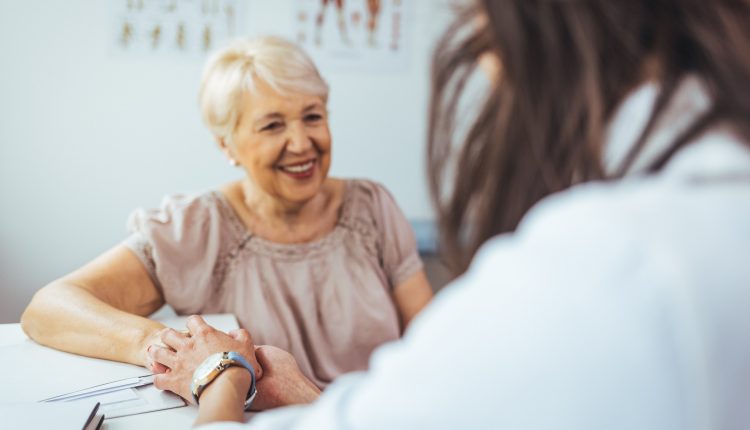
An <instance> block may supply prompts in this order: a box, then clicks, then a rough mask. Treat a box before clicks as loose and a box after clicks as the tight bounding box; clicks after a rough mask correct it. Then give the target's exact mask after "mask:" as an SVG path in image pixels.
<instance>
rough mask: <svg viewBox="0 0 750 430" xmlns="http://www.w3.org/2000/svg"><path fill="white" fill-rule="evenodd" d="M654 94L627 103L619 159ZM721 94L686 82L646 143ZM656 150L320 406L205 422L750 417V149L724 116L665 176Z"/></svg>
mask: <svg viewBox="0 0 750 430" xmlns="http://www.w3.org/2000/svg"><path fill="white" fill-rule="evenodd" d="M656 93H657V89H656V87H655V86H653V85H645V86H643V87H641V88H640V89H639V90H638V91H636V92H635V93H634V94H633V95H631V96H630V97H629V98H628V100H627V101H626V102H625V103H624V104H623V106H622V107H621V108H620V109H619V112H618V114H617V115H616V118H615V120H614V121H613V123H612V125H611V127H610V132H609V139H608V144H607V147H606V148H607V151H606V160H605V161H606V162H607V164H608V165H609V166H610V167H612V168H614V167H616V166H617V162H618V161H620V160H621V159H622V157H623V155H624V153H625V152H626V150H627V148H628V147H629V146H630V145H632V142H633V140H634V139H635V137H636V136H637V135H638V133H639V132H640V130H641V129H642V126H643V123H644V121H645V119H646V118H647V117H648V115H649V114H650V109H651V107H652V105H653V101H654V97H655V95H656ZM707 105H708V101H707V99H706V97H705V93H703V92H702V90H701V89H700V85H698V84H697V82H696V81H694V80H693V81H691V80H687V81H686V83H683V86H682V87H681V90H680V93H679V98H678V102H676V103H675V104H674V105H673V106H672V107H671V108H670V110H669V111H668V112H667V114H666V116H665V120H663V121H662V122H661V123H660V125H659V127H658V129H657V133H656V134H655V135H654V136H655V137H654V138H653V139H651V141H650V142H649V143H648V149H647V151H645V152H644V156H645V157H647V158H648V157H653V156H655V155H657V154H658V153H659V148H660V145H662V146H663V144H664V142H668V141H669V140H671V138H673V137H674V136H675V135H676V134H677V133H678V132H679V131H680V130H681V129H682V128H683V127H684V126H685V125H686V124H687V123H689V122H690V121H691V120H692V119H694V118H695V116H696V115H697V114H698V113H699V112H701V111H702V110H703V109H705V108H706V107H707ZM660 139H661V141H660ZM647 161H648V160H645V161H644V160H639V161H638V162H637V163H636V169H635V171H633V172H631V175H630V176H628V178H627V179H625V180H622V181H619V182H616V183H590V184H583V185H580V186H576V187H574V188H572V189H570V190H568V191H565V192H562V193H559V194H557V195H554V196H551V197H549V198H547V199H545V200H544V201H542V202H541V203H540V204H538V205H537V206H536V207H535V208H533V209H532V210H531V211H530V212H529V213H528V214H527V216H526V217H525V218H524V220H523V221H522V223H521V225H520V227H519V228H518V230H517V231H516V232H515V233H514V234H509V235H503V236H499V237H497V238H494V239H493V240H491V241H489V242H488V243H487V244H486V245H485V246H484V247H483V248H482V249H481V251H480V252H479V253H478V255H477V256H476V258H475V259H474V262H473V263H472V265H471V268H470V270H469V271H468V272H467V273H466V274H465V275H464V276H463V277H462V278H460V279H458V280H456V281H455V282H453V284H452V285H450V286H448V287H447V288H446V289H445V290H444V291H443V292H441V293H440V294H438V296H437V297H436V299H435V300H434V302H433V303H432V304H431V305H430V306H429V307H428V308H427V309H426V310H425V311H424V312H423V313H422V314H421V315H420V316H419V317H418V318H417V319H416V320H415V321H414V322H413V324H412V326H411V327H410V328H409V330H408V331H407V333H406V334H405V336H404V338H403V339H402V340H401V341H398V342H394V343H391V344H388V345H385V346H383V347H381V348H379V349H378V350H377V351H376V352H375V354H374V355H373V357H372V360H371V366H370V370H369V371H368V372H365V373H356V374H350V375H346V376H343V377H341V378H340V379H339V380H337V381H336V382H335V383H334V384H332V385H331V386H330V387H329V388H328V389H327V390H326V392H325V393H324V394H323V395H322V397H321V398H320V400H319V401H318V402H316V403H315V404H313V405H312V406H308V407H291V408H282V409H279V410H277V411H272V412H267V413H263V414H260V415H258V416H256V417H255V418H254V419H252V420H251V422H250V423H249V424H246V425H241V424H228V423H225V424H214V425H212V426H208V427H205V428H206V429H209V428H211V429H216V430H218V429H227V430H228V429H235V428H238V429H239V428H243V429H248V428H249V429H256V430H257V429H327V430H336V429H357V430H365V429H368V430H369V429H373V430H375V429H377V430H384V429H389V430H393V429H404V430H407V429H408V430H412V429H432V430H438V429H446V430H448V429H450V430H455V429H576V430H582V429H592V430H593V429H596V430H601V429H608V430H611V429H639V430H641V429H659V430H670V429H747V428H750V309H749V308H750V150H748V149H747V147H746V146H743V145H741V144H740V143H739V142H738V140H737V139H736V137H735V136H733V135H732V134H731V133H729V132H725V131H722V130H713V131H711V132H710V133H707V134H705V135H703V136H701V137H700V138H698V139H697V140H696V141H695V142H694V143H692V144H691V145H690V146H688V147H686V148H685V149H683V150H681V151H680V152H679V153H678V154H677V155H676V156H675V157H674V158H673V159H672V160H671V161H670V163H669V164H668V165H667V166H666V168H665V169H664V170H663V171H661V172H660V173H658V174H657V175H654V176H645V175H642V174H639V173H638V170H637V168H638V166H641V167H642V166H644V165H645V164H646V162H647Z"/></svg>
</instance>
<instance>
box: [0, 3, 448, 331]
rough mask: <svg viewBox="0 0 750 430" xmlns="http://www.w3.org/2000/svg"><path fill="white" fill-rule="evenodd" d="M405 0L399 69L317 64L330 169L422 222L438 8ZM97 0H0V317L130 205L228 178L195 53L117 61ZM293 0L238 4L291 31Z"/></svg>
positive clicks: (248, 19)
mask: <svg viewBox="0 0 750 430" xmlns="http://www.w3.org/2000/svg"><path fill="white" fill-rule="evenodd" d="M415 1H416V3H417V4H416V11H415V12H416V13H415V16H416V19H415V21H414V28H413V29H412V32H411V37H413V43H412V59H411V61H410V66H409V68H408V71H406V72H405V73H401V74H390V75H382V76H379V75H377V74H373V73H369V74H368V73H364V74H363V73H358V74H344V73H335V72H332V71H327V70H323V74H324V75H325V77H326V78H327V79H328V80H329V82H330V83H331V86H332V94H331V100H330V106H329V108H330V111H331V127H332V131H333V137H334V157H333V168H332V172H331V173H332V175H335V176H358V177H367V178H372V179H375V180H378V181H381V182H382V183H384V184H385V185H386V186H387V187H388V188H389V189H390V190H391V191H392V192H393V194H394V195H395V197H396V199H397V200H398V202H399V204H400V205H401V207H402V208H403V210H404V211H405V212H406V214H407V216H409V217H410V218H412V219H422V218H429V217H431V210H430V205H429V200H428V196H427V190H426V185H425V184H426V181H425V173H424V163H423V158H424V157H423V152H424V142H425V129H426V110H427V101H428V83H429V77H428V74H429V57H430V55H431V48H432V45H433V42H434V39H435V36H436V34H437V33H438V32H439V30H440V28H441V19H443V21H444V18H445V13H444V11H438V12H437V13H436V11H435V8H436V2H432V1H430V0H415ZM107 7H108V2H107V1H103V0H70V1H59V0H23V1H20V0H17V1H16V0H2V1H0V55H2V57H0V58H1V59H0V61H2V68H1V69H0V205H1V206H0V323H7V322H15V321H17V320H18V318H19V316H20V314H21V311H22V310H23V308H24V307H25V305H26V304H27V303H28V301H29V300H30V298H31V296H32V294H33V293H34V292H35V291H36V290H37V289H38V288H40V287H42V286H43V285H44V284H46V283H47V282H49V281H51V280H53V279H54V278H56V277H59V276H61V275H63V274H65V273H67V272H69V271H71V270H73V269H75V268H76V267H79V266H80V265H82V264H83V263H85V262H86V261H88V260H90V259H91V258H93V257H94V256H96V255H98V254H99V253H101V252H102V251H104V250H106V249H107V248H109V247H111V246H113V245H115V244H116V243H118V242H119V241H120V240H122V239H123V238H124V237H125V235H126V230H125V221H126V219H127V216H128V214H129V213H130V211H132V210H133V209H134V208H136V207H141V206H155V205H157V204H158V203H159V201H160V200H161V197H162V196H163V195H165V194H168V193H173V192H178V191H184V192H191V191H200V190H204V189H207V188H213V187H215V186H217V185H219V184H222V183H224V182H226V181H228V180H231V179H234V178H237V177H238V175H239V172H238V171H237V170H236V169H232V168H230V167H229V166H228V165H227V163H226V162H225V160H224V158H223V157H222V156H221V154H220V153H219V151H218V150H216V148H215V147H214V145H213V143H212V141H211V138H210V135H209V134H208V132H207V131H206V130H205V129H204V128H203V126H202V124H201V122H200V118H199V114H198V109H197V106H196V99H197V96H196V94H197V87H198V80H199V75H200V71H201V67H202V61H201V60H200V59H198V60H184V59H180V60H176V59H174V58H172V59H163V58H140V59H133V58H122V57H118V56H116V55H112V53H111V50H110V41H109V38H108V35H109V34H110V29H109V27H108V26H109V25H110V17H109V15H108V9H107ZM291 9H292V0H283V1H282V0H274V1H270V0H248V5H247V8H246V13H245V14H244V15H243V16H244V18H245V20H244V21H245V22H244V26H245V28H246V29H247V33H249V34H251V35H252V34H264V33H274V34H281V35H285V36H290V37H291V36H292V34H291V30H292V29H291V24H292V20H291Z"/></svg>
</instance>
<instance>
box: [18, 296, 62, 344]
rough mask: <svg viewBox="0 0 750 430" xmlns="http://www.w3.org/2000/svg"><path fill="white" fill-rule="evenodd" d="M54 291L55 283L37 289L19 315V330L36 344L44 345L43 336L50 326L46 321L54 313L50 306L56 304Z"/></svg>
mask: <svg viewBox="0 0 750 430" xmlns="http://www.w3.org/2000/svg"><path fill="white" fill-rule="evenodd" d="M56 290H57V287H56V285H55V283H51V284H48V285H46V286H44V287H42V288H41V289H39V291H37V292H36V293H35V294H34V296H33V297H32V298H31V301H30V302H29V304H28V306H26V309H24V311H23V314H21V321H20V322H21V328H22V329H23V331H24V333H26V335H27V336H28V337H30V338H31V339H33V340H35V341H36V342H39V343H45V342H44V339H45V335H46V334H48V333H49V331H50V328H51V325H50V321H48V319H49V318H51V317H52V315H53V313H54V312H53V309H52V308H51V305H52V304H54V303H55V302H56V300H55V296H57V291H56Z"/></svg>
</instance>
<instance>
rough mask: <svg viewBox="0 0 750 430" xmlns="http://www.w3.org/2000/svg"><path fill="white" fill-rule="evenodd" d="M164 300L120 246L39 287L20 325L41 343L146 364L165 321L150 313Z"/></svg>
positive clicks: (143, 271) (142, 270)
mask: <svg viewBox="0 0 750 430" xmlns="http://www.w3.org/2000/svg"><path fill="white" fill-rule="evenodd" d="M163 304H164V298H163V297H162V294H161V292H160V291H159V290H158V288H157V287H156V286H155V285H154V283H153V282H152V281H151V278H150V277H149V275H148V272H147V271H146V269H145V268H144V267H143V264H142V263H141V262H140V260H139V259H138V258H137V257H136V256H135V255H134V254H133V253H132V252H131V251H130V250H129V249H128V248H126V247H125V246H123V245H119V246H116V247H114V248H112V249H110V250H109V251H107V252H105V253H104V254H102V255H100V256H99V257H97V258H96V259H94V260H93V261H91V262H90V263H88V264H86V265H85V266H83V267H82V268H80V269H78V270H76V271H74V272H72V273H70V274H69V275H67V276H64V277H62V278H60V279H58V280H55V281H53V282H52V283H50V284H49V285H47V286H45V287H44V288H42V289H41V290H39V291H38V292H37V293H36V294H35V295H34V297H33V299H32V300H31V303H30V304H29V306H28V307H27V308H26V310H25V311H24V313H23V315H22V316H21V326H22V328H23V330H24V331H25V332H26V334H27V335H28V336H29V337H31V338H32V339H34V340H35V341H36V342H38V343H40V344H42V345H46V346H49V347H52V348H55V349H59V350H62V351H67V352H72V353H75V354H81V355H86V356H89V357H97V358H104V359H108V360H115V361H122V362H128V363H133V364H137V365H142V366H147V364H148V356H147V354H146V347H147V346H148V345H150V344H152V343H157V342H158V332H159V331H160V330H161V329H163V328H164V326H163V325H162V324H161V323H159V322H156V321H152V320H149V319H147V318H145V316H147V315H150V314H151V313H153V312H154V311H156V310H157V309H159V308H160V307H161V306H162V305H163Z"/></svg>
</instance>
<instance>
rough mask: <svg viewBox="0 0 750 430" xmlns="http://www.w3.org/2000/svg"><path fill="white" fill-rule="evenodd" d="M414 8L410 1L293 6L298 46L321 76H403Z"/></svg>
mask: <svg viewBox="0 0 750 430" xmlns="http://www.w3.org/2000/svg"><path fill="white" fill-rule="evenodd" d="M413 6H414V5H413V0H294V11H293V13H294V16H293V21H294V31H295V37H296V41H297V43H299V44H300V45H301V46H302V47H304V48H305V50H306V51H307V52H309V53H310V54H311V56H312V57H313V59H314V60H315V61H316V63H318V65H319V66H320V68H321V69H323V70H324V71H373V72H382V71H386V72H399V71H404V70H406V68H407V67H408V61H409V50H410V46H409V42H410V33H411V29H412V27H413V25H412V21H413V19H414V18H413V15H412V7H413Z"/></svg>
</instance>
